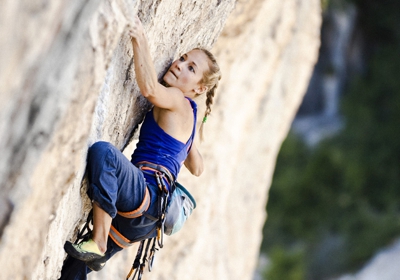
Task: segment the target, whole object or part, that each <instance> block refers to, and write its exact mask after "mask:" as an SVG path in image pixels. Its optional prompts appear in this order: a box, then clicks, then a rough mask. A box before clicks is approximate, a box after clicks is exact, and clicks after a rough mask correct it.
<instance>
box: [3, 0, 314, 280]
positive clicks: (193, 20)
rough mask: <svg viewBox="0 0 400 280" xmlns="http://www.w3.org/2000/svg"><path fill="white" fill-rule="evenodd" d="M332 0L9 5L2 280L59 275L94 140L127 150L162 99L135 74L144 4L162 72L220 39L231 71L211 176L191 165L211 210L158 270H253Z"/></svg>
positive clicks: (215, 122) (233, 275) (215, 129)
mask: <svg viewBox="0 0 400 280" xmlns="http://www.w3.org/2000/svg"><path fill="white" fill-rule="evenodd" d="M319 5H320V1H318V0H301V1H295V0H284V1H282V0H263V1H262V0H251V1H234V0H229V1H220V0H215V1H207V0H198V1H175V0H163V1H155V0H154V1H128V0H102V1H100V0H98V1H95V0H89V1H78V0H71V1H68V2H66V1H49V0H43V1H31V0H29V1H28V0H16V1H6V2H5V3H3V4H2V9H1V11H0V34H2V36H0V49H1V52H0V106H1V110H0V133H1V135H2V137H1V139H0V151H1V154H2V155H1V160H0V263H1V266H2V278H4V279H57V277H58V275H59V271H60V268H61V266H62V262H63V259H64V257H65V253H64V251H63V244H64V242H65V240H70V239H72V238H73V237H74V230H75V228H76V227H77V226H78V225H79V224H80V223H81V218H82V217H83V216H84V213H86V212H85V211H86V210H87V207H88V201H87V199H86V197H85V195H84V194H83V193H84V190H85V187H86V186H85V184H84V182H83V183H82V178H83V175H84V170H85V165H86V162H85V160H86V153H87V148H88V146H90V145H91V144H92V143H94V142H95V141H98V140H106V141H110V142H112V143H113V144H115V145H116V146H117V147H119V148H120V149H124V148H126V153H127V154H129V151H131V150H132V149H133V146H134V145H128V144H129V142H130V141H131V139H132V136H133V135H134V133H135V131H136V130H135V129H136V128H137V126H138V124H139V123H140V122H141V120H142V118H143V115H144V113H145V112H146V110H147V109H148V108H149V104H148V103H147V102H146V100H145V99H144V98H142V97H141V95H140V93H139V91H138V88H137V86H136V83H135V82H134V80H135V75H134V71H133V70H132V65H131V62H132V49H131V46H130V41H129V37H128V35H127V33H126V25H127V23H129V22H130V21H131V19H132V15H133V14H134V13H137V14H139V17H140V18H141V19H142V21H143V24H144V27H145V29H146V31H147V36H148V39H149V44H150V48H151V53H152V55H153V59H154V62H155V67H156V70H157V72H158V73H160V76H161V75H162V73H163V71H164V70H165V69H166V67H167V66H168V64H169V63H170V62H171V61H172V60H173V59H174V58H176V57H177V56H178V55H179V54H181V53H183V52H186V51H188V50H190V49H192V48H193V47H197V46H203V47H208V48H211V47H213V52H214V53H215V54H216V56H217V58H218V60H219V63H220V65H221V68H222V71H223V80H222V82H221V84H220V87H219V90H218V93H217V97H216V99H215V102H214V106H213V112H212V116H211V117H210V118H209V121H208V122H207V124H206V130H205V133H206V141H205V142H204V143H203V144H202V145H200V150H201V151H202V154H203V157H204V159H205V165H206V171H205V172H204V174H203V175H202V176H201V177H200V178H193V177H191V176H189V175H188V174H187V173H185V172H183V174H181V177H180V181H181V182H182V183H183V184H184V185H185V186H187V187H188V188H189V189H190V190H191V191H192V192H193V194H194V196H195V197H196V200H197V202H198V208H197V210H196V211H195V212H194V215H193V216H192V217H191V219H190V220H189V222H188V224H187V226H185V228H184V230H182V232H179V233H178V234H176V236H173V237H171V238H167V241H166V245H165V248H164V249H162V250H161V251H160V252H159V253H158V254H157V256H156V258H157V260H156V265H155V268H154V270H153V272H151V273H150V274H148V275H147V279H149V278H150V279H250V278H251V275H252V271H253V269H254V267H255V263H256V259H257V255H258V247H259V243H260V240H261V228H262V225H263V223H264V219H265V213H264V209H265V203H266V200H267V194H268V188H269V185H270V180H271V175H272V172H273V169H274V163H275V158H276V155H277V152H278V150H279V147H280V144H281V142H282V140H283V139H284V137H285V136H286V133H287V131H288V129H289V126H290V123H291V121H292V119H293V117H294V115H295V113H296V110H297V108H298V106H299V104H300V102H301V99H302V97H303V94H304V92H305V90H306V88H307V84H308V82H309V78H310V74H311V72H312V68H313V66H314V64H315V62H316V58H317V54H318V47H319V29H320V22H321V15H320V6H319ZM228 16H229V18H228ZM217 40H218V41H217ZM201 102H203V101H202V100H199V104H200V103H201ZM200 107H201V106H200ZM201 111H202V110H200V112H201ZM133 138H134V137H133ZM133 143H134V141H133ZM134 254H135V252H134V250H126V251H125V252H122V253H120V254H119V256H118V257H115V259H112V260H110V262H109V263H108V264H107V266H106V268H105V269H104V271H102V272H100V273H93V274H92V275H91V276H90V279H111V277H112V278H113V279H122V278H123V277H125V275H126V273H127V271H128V269H129V266H130V264H131V260H132V259H133V256H134Z"/></svg>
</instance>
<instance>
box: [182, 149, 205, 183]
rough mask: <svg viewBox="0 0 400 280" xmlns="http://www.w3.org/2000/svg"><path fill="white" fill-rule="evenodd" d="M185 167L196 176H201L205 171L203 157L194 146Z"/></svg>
mask: <svg viewBox="0 0 400 280" xmlns="http://www.w3.org/2000/svg"><path fill="white" fill-rule="evenodd" d="M185 166H186V168H187V169H188V170H189V171H190V173H192V174H193V175H195V176H200V175H201V174H202V173H203V171H204V165H203V157H202V156H201V154H200V152H199V150H197V147H196V146H195V145H194V144H193V146H192V148H191V150H190V152H189V154H188V157H187V158H186V160H185Z"/></svg>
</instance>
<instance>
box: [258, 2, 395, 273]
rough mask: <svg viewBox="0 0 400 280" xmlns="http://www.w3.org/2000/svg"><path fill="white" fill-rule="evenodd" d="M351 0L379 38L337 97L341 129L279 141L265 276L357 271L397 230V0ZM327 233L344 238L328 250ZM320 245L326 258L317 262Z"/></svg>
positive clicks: (371, 33)
mask: <svg viewBox="0 0 400 280" xmlns="http://www.w3.org/2000/svg"><path fill="white" fill-rule="evenodd" d="M354 2H355V3H356V4H357V5H364V6H363V7H361V8H360V9H361V12H364V13H366V14H367V15H370V16H371V17H370V21H369V22H368V23H365V24H366V25H365V28H367V34H368V36H369V37H370V38H372V39H373V40H375V39H379V41H377V42H374V43H373V44H372V45H373V46H374V48H373V50H372V55H371V59H370V60H369V64H368V71H367V72H366V73H365V75H363V76H360V77H357V78H356V79H354V80H353V81H352V82H351V84H350V86H349V87H348V90H347V92H346V94H345V96H344V98H343V104H342V112H343V114H344V116H345V119H346V126H345V128H344V129H343V131H342V132H341V133H340V134H339V135H337V136H336V137H334V138H332V139H329V140H326V141H324V142H322V143H320V145H319V146H318V147H316V148H313V149H309V148H308V147H306V146H305V145H304V144H303V143H302V141H301V140H300V139H298V138H296V136H294V135H293V134H289V136H288V137H287V139H286V140H285V142H284V143H283V144H282V148H281V152H280V154H279V156H278V159H277V164H276V170H275V174H274V179H273V182H272V186H271V190H270V195H269V199H268V204H267V213H268V220H267V222H266V225H265V227H264V230H263V233H264V240H263V243H262V250H263V251H264V252H267V253H268V254H269V255H270V256H271V258H272V266H271V269H270V270H269V271H268V273H267V278H266V279H268V280H271V279H272V280H273V279H305V278H304V277H305V276H304V275H306V274H307V279H322V278H324V277H328V276H332V275H333V274H335V273H342V272H345V271H349V270H352V269H356V268H358V267H359V266H360V265H361V264H363V263H364V262H365V261H366V260H367V259H368V258H370V257H371V256H372V254H373V253H374V252H375V251H376V250H377V249H379V248H381V247H383V246H386V245H388V244H390V242H391V241H393V239H394V238H397V237H398V236H399V235H400V202H399V201H400V186H399V182H400V141H399V139H400V79H399V78H398V75H399V73H400V56H399V55H398V53H399V51H398V50H399V47H400V35H399V34H400V33H399V30H400V26H399V25H400V22H399V20H398V19H399V18H400V6H399V5H400V4H398V3H400V2H399V1H386V2H387V5H386V6H385V5H383V4H381V3H380V2H377V1H372V0H368V1H358V0H354ZM372 15H373V16H372ZM378 17H379V18H378ZM360 18H361V22H365V20H366V16H365V15H361V16H360ZM396 19H397V20H396ZM332 236H338V237H339V238H338V240H342V242H339V243H338V244H339V245H338V246H336V248H335V250H333V251H332V249H329V248H330V247H329V246H327V247H324V246H325V245H324V244H326V243H328V244H329V242H327V240H328V241H329V240H332V238H331V237H332ZM297 244H302V246H304V248H305V249H304V250H303V251H302V253H301V254H302V257H301V258H300V257H299V256H297V255H295V256H294V255H291V248H293V246H296V245H297ZM276 248H279V249H276ZM321 248H322V249H321ZM329 250H331V251H329ZM321 251H322V252H324V253H322V255H323V256H329V255H331V256H332V258H331V259H329V258H328V257H326V260H325V261H326V263H323V261H324V260H322V259H321ZM333 256H337V257H336V259H339V260H340V261H339V262H337V263H336V264H334V265H333V266H334V267H330V268H329V269H325V270H323V269H320V268H321V267H322V266H327V267H328V266H332V262H333V261H332V259H335V258H334V257H333ZM305 258H306V259H307V260H308V261H307V262H305V261H304V259H305ZM316 264H317V265H316ZM302 269H304V271H303V270H302ZM284 270H287V271H288V272H287V273H288V274H286V276H284V274H282V273H284V272H283V271H284ZM290 271H303V272H298V273H297V272H296V273H295V272H293V273H294V274H293V276H291V275H292V274H290V273H291V272H290ZM298 275H302V276H301V277H303V278H295V277H297V276H298ZM279 277H280V278H279ZM289 277H293V278H289ZM299 277H300V276H299Z"/></svg>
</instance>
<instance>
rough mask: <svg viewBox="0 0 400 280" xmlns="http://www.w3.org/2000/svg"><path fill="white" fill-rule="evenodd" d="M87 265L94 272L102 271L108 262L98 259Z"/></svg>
mask: <svg viewBox="0 0 400 280" xmlns="http://www.w3.org/2000/svg"><path fill="white" fill-rule="evenodd" d="M86 265H87V267H89V268H90V269H91V270H93V271H99V270H102V269H103V267H104V266H105V265H106V261H105V260H102V259H97V260H93V261H88V262H86Z"/></svg>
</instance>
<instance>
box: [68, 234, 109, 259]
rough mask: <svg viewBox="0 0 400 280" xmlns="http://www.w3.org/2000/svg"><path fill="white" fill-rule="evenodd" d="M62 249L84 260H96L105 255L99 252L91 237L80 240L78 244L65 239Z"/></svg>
mask: <svg viewBox="0 0 400 280" xmlns="http://www.w3.org/2000/svg"><path fill="white" fill-rule="evenodd" d="M64 250H65V252H67V253H68V255H70V256H71V257H73V258H75V259H78V260H81V261H84V262H89V261H93V260H98V259H100V258H103V257H104V256H105V255H104V254H102V253H101V252H100V250H99V247H97V244H96V242H94V241H93V240H92V239H89V240H88V241H84V242H81V243H79V244H73V243H71V242H69V241H67V242H65V245H64Z"/></svg>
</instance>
